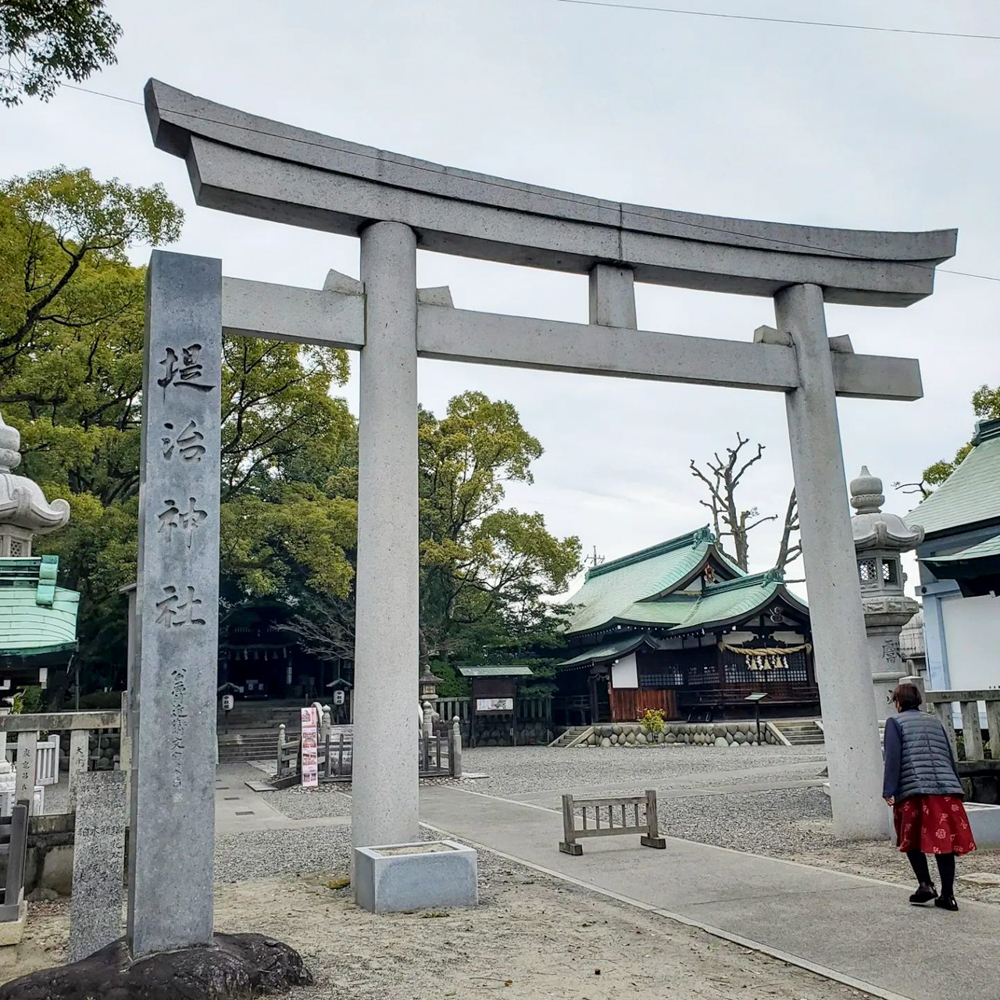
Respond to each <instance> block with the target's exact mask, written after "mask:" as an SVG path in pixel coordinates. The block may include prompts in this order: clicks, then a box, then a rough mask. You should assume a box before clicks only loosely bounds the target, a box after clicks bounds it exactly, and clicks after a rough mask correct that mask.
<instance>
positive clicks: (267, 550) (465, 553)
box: [0, 168, 580, 687]
mask: <svg viewBox="0 0 1000 1000" xmlns="http://www.w3.org/2000/svg"><path fill="white" fill-rule="evenodd" d="M182 221H183V218H182V214H181V212H180V210H179V209H178V208H177V207H176V206H175V205H173V204H172V203H171V202H170V200H169V199H168V198H167V196H166V194H165V192H164V191H163V189H162V188H161V187H159V186H154V187H150V188H142V187H132V186H130V185H128V184H124V183H122V182H120V181H117V180H113V181H106V182H102V181H99V180H97V179H95V178H94V177H93V176H92V175H91V174H90V172H89V171H87V170H76V171H72V170H66V169H63V168H56V169H53V170H47V171H42V172H40V173H37V174H33V175H31V176H29V177H25V178H15V179H13V180H10V181H8V182H5V183H0V409H2V411H3V415H4V417H5V418H6V419H7V421H8V422H9V423H11V424H13V425H15V426H16V427H17V428H18V429H19V430H20V431H21V437H22V454H23V456H24V464H23V469H22V471H23V473H24V474H25V475H28V476H30V477H31V478H33V479H35V480H36V481H37V482H38V483H39V485H40V486H41V487H42V488H43V490H44V491H45V492H46V495H47V496H48V497H49V498H50V499H54V498H56V497H65V498H66V499H67V500H68V501H69V503H70V507H71V512H72V514H71V519H70V523H69V525H68V526H67V527H66V528H64V529H62V530H61V531H59V532H56V533H55V534H53V535H49V536H43V537H41V538H39V539H37V541H36V546H35V548H36V552H38V553H39V554H41V553H43V552H47V553H52V554H56V555H59V557H60V582H61V583H62V584H63V585H64V586H68V587H71V588H73V589H76V590H79V591H80V592H81V608H80V617H79V622H80V625H79V635H80V653H79V657H80V660H79V662H80V667H81V674H82V677H83V678H84V680H85V682H86V684H87V686H90V687H95V686H117V685H121V684H122V683H123V681H124V666H125V643H126V623H125V601H124V599H123V598H122V597H121V596H120V594H119V593H118V591H119V588H120V587H122V586H123V585H125V584H128V583H130V582H131V581H132V580H133V579H134V575H135V564H136V551H137V522H138V490H139V474H140V472H139V459H140V454H139V452H140V426H141V406H142V392H141V388H142V348H143V326H144V301H145V294H144V283H145V268H143V267H135V266H133V265H132V264H131V263H130V261H129V256H128V254H129V252H130V251H134V250H136V249H137V248H139V247H141V246H144V245H145V246H148V245H152V246H160V245H164V244H168V243H170V242H171V241H173V240H176V239H177V238H178V236H179V234H180V229H181V224H182ZM347 377H348V362H347V357H346V355H345V354H344V352H341V351H334V350H329V349H323V348H313V347H307V346H304V345H296V344H288V343H278V342H271V341H264V340H256V339H252V338H241V337H227V338H225V340H224V344H223V391H222V419H223V424H222V491H221V502H222V506H221V512H220V513H221V559H220V562H221V566H220V570H221V594H222V602H223V607H224V609H225V608H227V607H230V606H232V605H235V604H238V603H241V602H245V601H247V600H256V599H261V598H265V597H266V598H275V599H277V600H280V601H283V602H285V603H286V604H288V605H289V606H291V607H294V608H297V609H298V610H299V612H300V614H299V623H300V626H302V627H303V628H305V627H306V626H308V628H307V629H306V632H300V634H301V636H302V641H303V642H304V643H306V644H307V646H311V648H314V649H315V650H316V651H317V652H318V653H319V654H320V655H323V656H328V657H330V656H343V657H344V658H350V657H351V655H352V652H353V651H352V646H353V599H354V598H353V581H354V571H355V561H356V552H355V549H356V537H357V427H356V423H355V420H354V418H353V417H352V415H351V414H350V412H349V410H348V408H347V404H346V402H345V401H344V400H343V399H339V398H335V397H334V396H333V395H332V393H333V391H335V389H336V388H337V387H338V386H340V385H342V384H343V383H344V382H345V381H346V379H347ZM541 453H542V449H541V445H540V444H539V442H538V441H537V440H536V439H535V438H534V437H532V436H531V435H530V434H529V433H528V432H527V431H526V430H525V429H524V428H523V427H522V426H521V423H520V419H519V417H518V414H517V411H516V410H515V409H514V407H513V406H511V404H510V403H506V402H502V401H493V400H490V399H488V398H487V397H486V396H485V395H483V394H482V393H477V392H467V393H463V394H461V395H459V396H457V397H455V399H453V400H452V401H451V402H450V404H449V405H448V408H447V412H446V413H445V415H444V416H443V417H441V418H438V417H436V416H435V415H434V414H432V413H430V412H427V411H423V410H422V411H421V412H420V415H419V456H420V470H419V475H420V540H421V541H420V544H421V552H420V556H421V622H422V625H421V634H422V639H421V662H422V663H424V664H426V663H427V662H429V661H430V660H432V659H433V660H435V662H442V661H447V660H449V659H452V660H457V661H459V662H462V660H463V659H464V660H465V661H466V662H468V660H469V659H477V658H482V657H484V656H488V657H489V658H491V659H501V660H502V659H503V658H504V657H507V658H513V657H525V656H535V655H538V654H539V651H542V653H544V649H545V647H546V645H551V643H552V641H553V640H554V636H555V634H556V626H557V624H558V621H559V619H560V614H561V611H560V609H559V608H557V607H553V606H552V605H551V604H550V603H549V598H550V597H551V596H552V595H554V594H556V593H558V592H560V591H561V590H563V589H564V588H565V586H566V583H567V581H568V579H569V577H570V576H572V574H573V573H575V572H576V570H577V568H578V566H579V561H580V545H579V542H578V540H577V539H576V538H566V539H557V538H555V537H554V536H553V535H551V534H550V533H549V532H548V530H547V529H546V527H545V523H544V519H543V518H542V516H541V515H540V514H537V513H531V514H528V513H523V512H521V511H517V510H513V509H510V508H509V507H506V506H505V505H504V498H505V484H507V483H510V482H531V464H532V462H533V461H535V460H536V459H537V458H538V457H539V456H540V455H541ZM541 659H542V660H544V655H542V656H541ZM414 669H415V670H416V669H417V664H414Z"/></svg>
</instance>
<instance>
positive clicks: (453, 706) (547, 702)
mask: <svg viewBox="0 0 1000 1000" xmlns="http://www.w3.org/2000/svg"><path fill="white" fill-rule="evenodd" d="M470 702H471V699H469V698H438V700H437V701H436V702H434V711H435V712H436V713H437V714H438V715H439V716H440V717H441V719H442V720H447V721H448V723H449V725H450V723H451V720H452V719H454V718H456V717H457V718H458V719H460V720H461V722H462V725H463V726H465V725H466V724H467V723H468V721H469V711H470V708H469V706H470ZM587 704H588V705H589V704H590V701H589V699H588V701H587ZM517 719H518V722H549V721H550V720H551V719H552V695H529V696H528V697H518V699H517Z"/></svg>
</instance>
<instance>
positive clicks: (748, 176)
mask: <svg viewBox="0 0 1000 1000" xmlns="http://www.w3.org/2000/svg"><path fill="white" fill-rule="evenodd" d="M649 2H650V3H659V2H662V3H663V4H664V5H666V0H649ZM688 5H689V6H691V7H695V8H698V9H709V10H716V11H730V12H738V13H741V14H745V13H754V14H759V15H763V16H773V17H782V16H787V17H811V18H816V19H819V20H831V21H845V22H848V21H850V22H855V23H860V24H880V25H886V26H893V27H909V28H925V29H937V30H945V31H967V32H977V33H984V34H994V35H1000V5H998V4H996V3H995V0H950V2H949V3H947V4H941V3H940V2H931V0H909V2H906V3H904V2H901V0H879V2H878V3H871V2H865V3H862V2H848V0H844V2H820V0H812V2H810V3H807V4H803V3H802V2H792V0H787V2H778V0H753V2H747V0H740V2H736V0H690V2H689V4H688ZM109 6H110V9H111V12H112V13H113V14H114V15H115V16H116V17H117V18H118V19H119V20H120V21H121V23H122V25H123V27H124V30H125V34H124V38H123V39H122V42H121V44H120V46H119V49H118V57H119V63H118V65H117V66H115V67H112V68H110V69H108V70H106V71H104V72H103V73H100V74H97V75H95V76H94V77H92V78H91V79H90V81H88V82H87V83H86V84H84V86H87V87H91V88H94V89H97V90H101V91H104V92H107V93H111V94H116V95H120V96H122V97H127V98H132V99H139V100H141V96H142V87H143V84H144V83H145V81H146V79H147V78H148V77H150V76H155V77H157V78H159V79H161V80H164V81H166V82H167V83H170V84H172V85H174V86H177V87H180V88H182V89H185V90H189V91H192V92H194V93H196V94H199V95H202V96H205V97H207V98H211V99H213V100H216V101H219V102H222V103H224V104H229V105H233V106H235V107H238V108H241V109H244V110H247V111H250V112H253V113H255V114H259V115H264V116H267V117H270V118H275V119H279V120H281V121H286V122H289V123H292V124H295V125H300V126H304V127H307V128H310V129H314V130H316V131H319V132H323V133H326V134H328V135H332V136H338V137H341V138H344V139H349V140H353V141H357V142H362V143H368V144H370V145H373V146H378V147H381V148H384V149H388V150H393V151H396V152H401V153H406V154H410V155H413V156H417V157H422V158H425V159H428V160H432V161H436V162H438V163H443V164H448V165H451V166H456V167H463V168H467V169H472V170H478V171H483V172H486V173H490V174H495V175H499V176H501V177H509V178H512V179H515V180H522V181H528V182H533V183H537V184H544V185H549V186H552V187H556V188H561V189H565V190H569V191H574V192H579V193H581V194H585V195H593V196H598V197H605V198H612V199H617V200H624V201H630V202H635V203H639V204H646V205H651V206H656V207H663V208H673V209H681V210H686V211H694V212H707V213H713V214H718V215H731V216H737V217H745V218H753V219H765V220H770V221H778V222H791V223H801V224H816V225H828V226H843V227H852V228H859V229H886V230H924V229H935V228H946V227H958V229H959V254H958V256H957V257H956V258H955V260H953V261H951V262H949V264H946V265H945V267H952V268H955V269H957V270H963V271H972V272H977V273H980V274H987V275H996V276H1000V202H998V198H997V160H998V153H1000V119H998V112H997V100H996V95H997V93H998V92H1000V42H997V41H975V40H959V39H948V38H937V37H917V36H911V35H899V34H884V33H876V32H862V31H848V30H840V29H833V28H816V27H806V26H795V25H781V24H762V23H749V22H743V21H727V20H717V19H709V18H701V17H687V16H679V15H668V14H656V13H650V12H643V11H632V10H625V9H622V10H607V9H601V8H596V7H588V6H577V5H570V4H564V3H559V2H556V0H428V2H417V0H326V2H318V0H298V2H296V3H294V4H287V3H280V4H279V3H276V2H261V0H240V2H238V3H237V2H213V0H199V2H190V0H172V2H171V3H160V4H149V3H142V4H137V3H134V2H133V3H125V2H112V3H110V5H109ZM59 163H64V164H66V165H67V166H70V167H80V166H87V167H90V168H91V169H92V170H93V171H94V172H95V174H96V175H97V176H98V177H101V178H107V177H111V176H117V177H120V178H121V179H123V180H125V181H128V182H130V183H133V184H149V183H152V182H154V181H161V182H162V183H163V184H164V185H165V186H166V188H167V190H168V192H169V193H170V195H171V197H172V198H173V199H174V200H175V201H176V202H178V203H179V204H180V205H182V206H183V207H184V209H185V211H186V213H187V221H186V224H185V227H184V235H183V238H182V240H181V241H180V243H179V244H176V245H175V246H174V249H177V250H180V251H184V252H187V253H193V254H204V255H207V256H214V257H221V258H222V259H223V262H224V269H225V273H226V274H230V275H235V276H239V277H248V278H256V279H260V280H268V281H278V282H285V283H289V284H300V285H308V286H313V287H318V286H319V285H321V284H322V281H323V278H324V276H325V274H326V271H327V269H329V268H331V267H333V268H336V269H338V270H340V271H344V272H346V273H349V274H352V275H355V276H356V275H357V274H358V244H357V241H356V240H354V239H348V238H344V237H337V236H330V235H327V234H320V233H313V232H310V231H307V230H303V229H295V228H291V227H283V226H280V225H276V224H271V223H266V222H260V221H257V220H253V219H245V218H241V217H237V216H232V215H225V214H222V213H218V212H213V211H211V210H209V209H201V208H197V207H196V206H195V205H194V202H193V199H192V195H191V189H190V186H189V183H188V179H187V175H186V171H185V168H184V165H183V163H182V161H181V160H178V159H176V158H174V157H171V156H168V155H167V154H165V153H161V152H158V151H157V150H155V149H154V148H153V145H152V143H151V141H150V137H149V131H148V128H147V125H146V120H145V115H144V113H143V111H142V109H141V108H139V107H135V106H132V105H129V104H126V103H121V102H115V101H110V100H105V99H101V98H99V97H95V96H91V95H88V94H83V93H78V92H74V91H71V90H68V89H62V90H61V91H60V92H59V93H58V95H57V97H56V98H55V99H54V100H53V101H52V102H51V103H50V104H48V105H42V104H39V103H37V102H31V101H29V102H27V103H26V104H24V105H23V106H22V107H20V108H18V109H14V110H0V176H4V177H9V176H12V175H14V174H20V173H25V172H28V171H31V170H35V169H39V168H43V167H49V166H53V165H55V164H59ZM418 267H419V272H418V273H419V279H420V284H422V285H440V284H448V285H450V286H451V288H452V293H453V296H454V300H455V304H456V305H458V306H459V307H462V308H472V309H484V310H492V311H496V312H508V313H517V314H523V315H535V316H544V317H552V318H557V319H567V320H576V321H586V318H587V285H586V279H585V278H583V277H578V276H569V275H556V274H551V273H548V272H543V271H532V270H528V269H522V268H515V267H506V266H502V265H493V264H485V263H481V262H474V261H465V260H461V259H458V258H454V257H447V256H437V255H433V254H427V253H422V254H421V255H420V259H419V263H418ZM637 301H638V315H639V325H640V327H641V328H644V329H652V330H664V331H669V332H672V333H685V334H697V335H701V336H710V337H723V338H728V339H736V340H748V339H750V338H751V337H752V332H753V330H754V328H755V327H757V326H760V325H761V324H764V323H767V324H772V323H773V321H774V314H773V308H772V304H771V302H770V300H769V299H764V298H745V297H739V296H728V295H717V294H708V293H701V292H688V291H679V290H672V289H665V288H654V287H651V286H637ZM998 307H1000V282H997V281H983V280H975V279H973V278H967V277H960V276H957V275H951V274H939V277H938V280H937V290H936V292H935V294H934V295H933V296H932V297H931V298H929V299H927V300H925V301H923V302H921V303H918V304H917V305H915V306H911V307H910V308H909V309H872V308H859V307H850V306H832V307H828V325H829V328H830V333H831V335H834V334H849V335H850V336H851V338H852V340H853V342H854V347H855V350H857V351H859V352H867V353H879V354H895V355H901V356H909V357H917V358H919V359H920V361H921V366H922V370H923V379H924V388H925V394H926V395H925V398H924V399H923V400H921V401H919V402H917V403H887V402H873V401H864V400H843V401H841V403H840V418H841V432H842V435H843V441H844V453H845V458H846V463H847V471H848V476H849V477H852V476H854V475H856V474H857V473H858V471H859V469H860V467H861V465H862V464H863V463H864V464H867V465H868V466H869V467H870V468H871V471H872V472H873V473H875V474H876V475H880V476H881V477H882V478H883V479H884V480H885V483H886V488H887V491H888V495H889V504H890V505H891V506H892V508H893V509H895V510H897V511H898V512H900V513H902V512H904V511H905V510H907V509H909V507H911V506H912V505H913V503H912V500H911V499H910V498H908V497H904V496H901V495H899V494H893V493H892V491H891V490H890V489H889V484H890V483H892V482H893V481H895V480H910V479H913V478H918V477H919V472H920V470H921V469H922V468H924V467H925V466H926V465H928V464H929V463H930V462H932V461H934V460H936V459H938V458H941V457H949V458H950V457H951V456H952V454H953V453H954V451H955V449H956V448H957V447H958V445H960V444H961V443H962V442H964V441H966V440H967V439H968V438H969V437H970V435H971V432H972V427H973V415H972V411H971V406H970V402H969V398H970V395H971V393H972V391H973V389H974V388H976V387H977V386H978V385H980V384H982V383H983V382H984V381H990V382H992V383H993V384H996V383H997V382H998V381H1000V342H998V339H997V319H996V317H997V313H998ZM473 388H475V389H481V390H483V391H484V392H486V393H488V394H489V395H491V396H493V397H500V398H504V399H508V400H510V401H511V402H512V403H513V404H514V405H515V406H516V407H517V409H518V410H519V412H520V414H521V418H522V421H523V423H524V425H525V427H527V428H528V430H529V431H531V432H532V433H533V434H535V435H536V436H537V437H538V438H539V439H540V440H541V442H542V445H543V446H544V448H545V454H544V456H543V457H542V458H541V459H540V460H539V462H538V463H537V465H536V467H535V483H534V485H533V486H530V487H517V488H512V489H511V490H510V493H509V497H510V500H511V502H512V503H513V504H514V505H517V506H519V507H521V508H524V509H528V510H539V511H541V512H542V513H543V514H544V515H545V518H546V521H547V523H548V525H549V527H550V529H551V530H552V531H554V532H556V533H558V534H560V535H569V534H576V535H579V536H580V538H581V540H582V542H583V544H584V547H585V549H587V550H588V551H589V550H590V549H592V547H594V546H596V548H597V551H598V552H599V553H600V554H602V555H604V556H606V557H607V558H613V557H615V556H619V555H622V554H624V553H626V552H629V551H631V550H634V549H637V548H641V547H644V546H646V545H651V544H654V543H656V542H658V541H661V540H663V539H665V538H669V537H671V536H673V535H677V534H681V533H683V532H685V531H689V530H691V529H693V528H695V527H697V526H699V525H701V524H704V523H705V522H706V521H707V514H708V512H707V511H706V510H705V509H704V508H702V507H699V506H698V500H699V499H700V498H701V496H702V493H701V491H700V489H699V484H698V483H697V482H696V481H695V480H694V479H693V478H692V477H691V475H690V473H689V471H688V461H689V459H691V458H699V459H700V458H704V457H706V456H708V455H710V454H711V453H712V452H713V451H714V450H715V449H721V448H723V447H725V445H727V444H728V443H729V442H730V441H732V440H733V438H734V436H735V433H736V431H737V430H739V431H741V432H743V433H744V434H745V435H750V436H751V437H752V438H753V439H754V440H755V441H760V442H762V443H764V444H765V445H766V447H767V453H766V456H767V457H766V460H765V461H764V462H762V463H760V464H759V465H758V466H757V467H756V470H755V473H754V474H752V475H751V476H750V477H749V478H748V479H747V480H746V483H747V485H746V487H745V500H746V501H748V502H750V503H753V504H755V505H757V506H759V507H760V509H761V511H762V512H763V513H781V512H783V510H784V506H785V502H786V498H787V494H788V490H789V489H790V487H791V467H790V462H789V457H788V446H787V436H786V427H785V413H784V401H783V399H782V397H781V396H780V395H779V394H772V393H756V392H749V391H739V390H734V389H707V388H703V387H696V386H682V385H669V384H662V383H642V382H637V381H624V380H617V379H599V378H593V377H587V376H577V375H559V374H555V373H543V372H520V371H515V370H504V369H500V368H489V367H480V366H470V365H456V364H449V363H447V362H438V361H421V363H420V398H421V401H422V402H423V403H424V404H425V405H426V406H428V407H429V408H430V409H432V410H434V411H435V412H441V411H443V410H444V408H445V406H446V404H447V401H448V399H449V398H450V397H452V396H454V395H455V394H457V393H459V392H461V391H463V390H465V389H473ZM346 394H347V396H348V399H349V400H350V403H351V406H352V408H353V409H354V410H355V412H356V408H357V392H356V385H355V384H354V383H353V380H352V384H351V385H350V386H348V387H347V390H346ZM777 540H778V528H777V527H776V526H775V527H774V528H773V530H772V527H771V526H770V525H767V526H764V527H762V528H759V529H758V530H757V531H756V532H755V533H754V535H753V542H752V545H751V550H750V556H751V563H752V567H751V568H754V569H765V568H767V567H768V566H769V565H771V564H772V563H773V560H774V556H775V552H776V547H777ZM915 582H916V581H915V577H914V576H913V575H911V579H910V584H911V588H912V585H913V584H914V583H915Z"/></svg>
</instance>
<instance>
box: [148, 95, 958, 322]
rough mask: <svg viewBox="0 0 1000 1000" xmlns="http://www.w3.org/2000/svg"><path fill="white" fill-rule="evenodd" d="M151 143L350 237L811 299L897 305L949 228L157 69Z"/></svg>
mask: <svg viewBox="0 0 1000 1000" xmlns="http://www.w3.org/2000/svg"><path fill="white" fill-rule="evenodd" d="M145 100H146V114H147V117H148V119H149V125H150V129H151V132H152V135H153V141H154V142H155V144H156V146H157V147H158V148H159V149H162V150H165V151H166V152H169V153H173V154H174V155H175V156H180V157H182V158H184V159H185V160H186V161H187V165H188V170H189V173H190V176H191V183H192V186H193V188H194V194H195V199H196V201H197V202H198V204H199V205H204V206H207V207H209V208H216V209H221V210H222V211H227V212H234V213H237V214H241V215H248V216H253V217H256V218H262V219H268V220H271V221H275V222H284V223H288V224H291V225H297V226H303V227H305V228H309V229H318V230H322V231H326V232H333V233H340V234H343V235H350V236H356V235H358V233H359V232H360V230H361V229H363V228H364V227H365V226H366V225H368V224H370V223H372V222H380V221H393V222H401V223H405V224H406V225H408V226H411V227H412V228H413V229H414V230H415V231H416V233H417V238H418V241H419V243H418V245H419V246H420V248H421V249H425V250H432V251H436V252H439V253H451V254H456V255H459V256H464V257H475V258H480V259H483V260H494V261H499V262H501V263H507V264H521V265H527V266H531V267H540V268H545V269H548V270H554V271H569V272H574V273H583V274H585V273H588V272H589V271H590V270H591V269H592V268H593V267H594V266H595V265H597V264H615V265H618V266H623V267H629V268H631V269H632V270H633V271H634V273H635V279H636V280H637V281H643V282H648V283H651V284H658V285H673V286H679V287H684V288H695V289H702V290H707V291H719V292H732V293H738V294H743V295H766V296H771V295H774V294H775V292H777V291H779V290H780V289H781V288H783V287H786V286H788V285H792V284H816V285H820V286H822V287H823V289H824V298H825V300H826V301H827V302H837V303H847V304H857V305H877V306H907V305H910V304H911V303H913V302H916V301H918V300H919V299H922V298H924V297H925V296H927V295H930V294H931V292H932V291H933V287H934V267H935V266H936V265H937V264H940V263H941V262H942V261H945V260H947V259H948V258H950V257H952V256H953V255H954V253H955V246H956V240H957V235H958V234H957V230H954V229H946V230H938V231H932V232H925V233H889V232H867V231H860V230H849V229H827V228H820V227H816V226H795V225H786V224H783V223H773V222H754V221H748V220H744V219H729V218H725V217H719V216H710V215H697V214H692V213H688V212H675V211H670V210H666V209H659V208H647V207H645V206H641V205H629V204H625V203H622V202H617V201H606V200H604V199H600V198H588V197H585V196H583V195H578V194H571V193H569V192H566V191H557V190H554V189H551V188H543V187H538V186H536V185H533V184H524V183H521V182H519V181H510V180H504V179H503V178H499V177H491V176H489V175H487V174H478V173H473V172H471V171H466V170H457V169H455V168H453V167H444V166H440V165H439V164H436V163H429V162H427V161H424V160H416V159H413V158H411V157H408V156H403V155H400V154H398V153H388V152H385V151H383V150H379V149H375V148H373V147H370V146H361V145H358V144H356V143H352V142H346V141H345V140H343V139H335V138H332V137H330V136H325V135H321V134H320V133H317V132H310V131H308V130H306V129H301V128H296V127H294V126H291V125H286V124H283V123H281V122H275V121H271V120H270V119H267V118H259V117H257V116H256V115H250V114H247V113H246V112H243V111H238V110H236V109H234V108H230V107H226V106H225V105H222V104H216V103H214V102H212V101H208V100H205V99H203V98H200V97H196V96H194V95H192V94H188V93H186V92H184V91H182V90H177V89H175V88H173V87H170V86H168V85H166V84H164V83H161V82H159V81H157V80H150V81H149V83H147V84H146V89H145Z"/></svg>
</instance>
